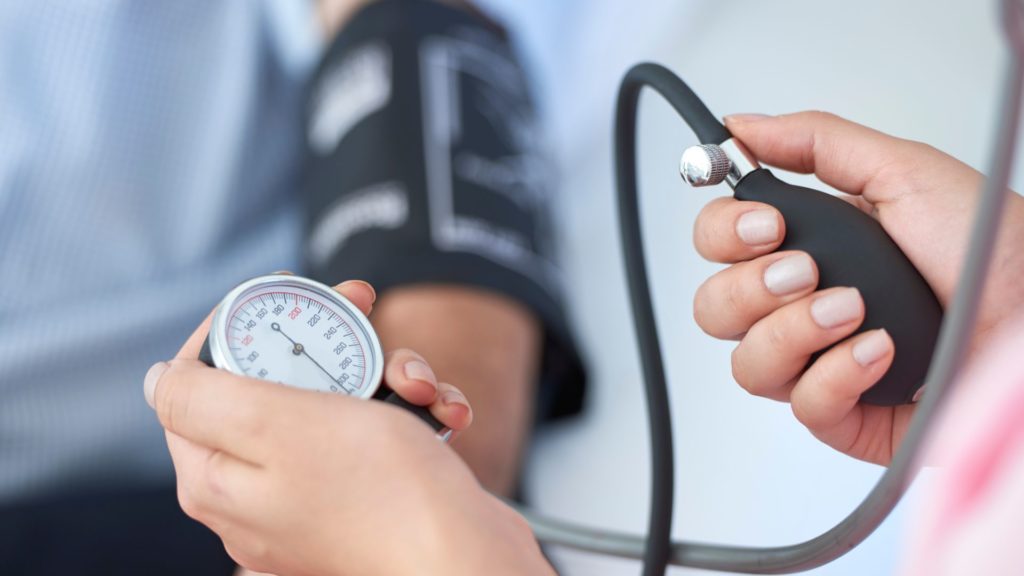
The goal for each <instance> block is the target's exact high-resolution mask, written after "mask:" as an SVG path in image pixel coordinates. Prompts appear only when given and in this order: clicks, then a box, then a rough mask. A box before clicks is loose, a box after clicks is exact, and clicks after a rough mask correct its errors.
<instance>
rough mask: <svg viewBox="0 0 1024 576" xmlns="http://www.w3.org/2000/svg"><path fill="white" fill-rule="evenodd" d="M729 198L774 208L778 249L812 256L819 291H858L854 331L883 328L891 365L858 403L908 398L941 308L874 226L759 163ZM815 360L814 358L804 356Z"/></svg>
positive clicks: (924, 366) (917, 384)
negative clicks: (782, 233)
mask: <svg viewBox="0 0 1024 576" xmlns="http://www.w3.org/2000/svg"><path fill="white" fill-rule="evenodd" d="M735 197H736V199H737V200H752V201H757V202H763V203H765V204H769V205H771V206H774V207H775V208H777V209H778V210H779V212H781V213H782V216H783V218H784V219H785V221H786V238H785V241H784V242H783V243H782V246H781V247H780V248H779V249H780V250H802V251H804V252H807V253H808V254H810V255H811V257H812V258H814V261H815V263H817V265H818V272H819V277H820V279H819V282H818V289H819V290H820V289H823V288H830V287H834V286H852V287H855V288H857V289H858V290H860V293H861V296H862V297H863V299H864V307H865V317H864V322H863V324H861V326H860V328H859V329H858V330H857V333H861V332H864V331H866V330H872V329H876V328H885V329H886V330H887V331H888V332H889V334H890V335H891V336H892V339H893V342H894V343H895V345H896V355H895V357H894V358H893V363H892V366H891V367H890V368H889V370H888V371H887V372H886V373H885V375H884V376H883V377H882V379H881V380H880V381H879V382H878V383H876V384H875V385H874V386H873V387H871V388H870V389H869V390H868V391H866V392H864V394H863V395H861V401H863V402H866V403H868V404H878V405H884V406H894V405H898V404H906V403H908V402H911V401H912V400H913V398H914V395H915V394H916V393H917V391H918V389H919V388H921V386H922V385H923V384H924V381H925V377H926V376H927V371H928V365H929V363H930V362H931V357H932V351H933V350H934V348H935V340H936V338H937V337H938V333H939V325H940V323H941V322H942V307H941V306H940V305H939V301H938V299H937V298H936V297H935V293H934V292H932V289H931V287H929V286H928V283H927V282H925V280H924V278H923V277H922V276H921V273H920V272H918V271H917V269H916V268H914V265H913V264H911V263H910V260H909V259H908V258H907V256H906V255H905V254H904V253H903V252H902V251H901V250H900V249H899V247H898V246H897V245H896V242H894V241H893V239H892V238H890V237H889V235H888V234H887V233H886V232H885V230H884V229H883V228H882V225H881V224H879V223H878V221H877V220H875V219H874V218H872V217H871V216H869V215H868V214H865V213H864V212H862V211H861V210H859V209H857V208H856V207H854V206H852V205H850V204H849V203H847V202H844V201H843V200H840V199H839V198H836V197H835V196H832V195H830V194H826V193H824V192H820V191H818V190H812V189H810V188H804V187H801V186H794V185H792V184H787V183H786V182H783V181H781V180H779V179H778V178H776V177H775V175H773V174H772V173H771V172H769V171H768V170H766V169H764V168H760V169H757V170H754V171H753V172H751V173H749V174H747V175H746V176H745V177H744V178H743V179H742V180H740V182H739V184H737V186H736V189H735ZM819 355H820V353H819ZM815 359H817V355H815V356H814V357H813V358H812V359H811V361H812V362H813V361H814V360H815Z"/></svg>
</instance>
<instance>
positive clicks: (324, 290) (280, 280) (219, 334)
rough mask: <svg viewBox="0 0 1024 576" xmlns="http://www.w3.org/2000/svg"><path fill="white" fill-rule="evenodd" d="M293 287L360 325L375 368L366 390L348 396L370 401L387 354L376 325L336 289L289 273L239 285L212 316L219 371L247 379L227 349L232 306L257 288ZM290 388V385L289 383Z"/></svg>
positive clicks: (212, 345) (211, 336) (213, 354)
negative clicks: (345, 313) (317, 298)
mask: <svg viewBox="0 0 1024 576" xmlns="http://www.w3.org/2000/svg"><path fill="white" fill-rule="evenodd" d="M289 285H290V286H292V287H295V288H303V289H306V290H310V291H312V292H314V293H316V294H319V295H320V296H323V297H324V299H325V300H328V301H329V302H330V303H331V304H333V305H335V306H338V307H339V308H341V309H342V310H344V311H345V312H347V313H348V314H349V315H350V316H352V318H354V319H355V321H356V324H357V326H354V327H353V328H358V329H359V330H360V331H361V332H362V333H363V336H365V337H366V343H367V346H368V347H369V348H370V350H369V352H370V354H371V355H372V356H373V364H372V367H371V368H372V369H371V370H369V371H368V376H369V378H368V380H367V382H368V385H367V386H366V389H365V390H362V391H360V392H359V393H358V394H345V395H346V396H349V397H352V398H362V399H369V398H372V397H373V395H374V394H376V393H377V390H378V389H379V388H380V384H381V380H382V379H383V377H384V353H383V349H382V348H381V345H380V338H379V337H378V336H377V332H376V331H374V329H373V325H372V324H370V319H369V318H367V317H366V315H365V314H363V312H362V311H361V310H359V308H357V307H356V305H355V304H353V303H352V302H350V301H349V300H348V298H345V297H344V296H342V295H341V294H339V293H338V292H337V291H336V290H334V289H333V288H331V287H330V286H327V285H326V284H321V283H320V282H317V281H316V280H310V279H309V278H303V277H302V276H292V275H290V274H268V275H266V276H257V277H256V278H252V279H250V280H246V281H245V282H242V283H241V284H239V285H238V286H235V287H234V288H233V289H232V290H231V291H230V292H228V293H227V295H226V296H224V298H223V299H222V300H221V301H220V304H218V305H217V310H216V312H214V314H213V320H212V321H211V323H210V333H209V335H208V336H207V341H208V342H209V345H210V357H211V358H212V359H213V363H214V365H215V366H216V367H217V368H221V369H224V370H227V371H228V372H231V373H232V374H237V375H239V376H246V374H245V371H244V370H242V368H241V367H240V366H239V365H238V363H237V362H236V361H235V359H234V357H233V356H232V355H231V354H229V353H228V352H227V349H228V346H227V342H226V341H225V338H226V337H227V327H228V326H227V324H228V320H229V318H228V316H229V315H230V313H231V309H232V307H233V304H234V303H235V302H236V301H237V300H238V299H239V298H241V297H242V296H243V295H245V294H247V293H248V292H251V291H253V290H255V289H258V288H262V287H265V286H289ZM286 385H287V384H286Z"/></svg>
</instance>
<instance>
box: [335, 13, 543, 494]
mask: <svg viewBox="0 0 1024 576" xmlns="http://www.w3.org/2000/svg"><path fill="white" fill-rule="evenodd" d="M439 1H442V0H439ZM371 2H372V0H320V2H319V3H318V10H317V17H318V22H319V24H320V26H321V29H322V31H323V34H324V36H325V38H333V37H334V36H335V35H336V34H338V33H339V32H340V31H341V30H342V29H343V28H344V27H345V25H346V24H347V23H348V22H349V20H350V19H351V18H352V17H353V16H354V15H355V14H356V13H357V12H358V11H359V9H361V8H363V7H365V6H366V5H368V4H370V3H371ZM442 3H445V4H449V5H451V6H455V7H458V8H463V9H467V10H471V11H473V7H472V5H471V3H470V2H468V1H467V0H443V1H442ZM371 321H372V322H373V325H374V328H376V330H377V333H378V335H379V336H380V339H381V342H382V343H383V345H384V348H385V349H386V350H389V349H395V348H400V347H401V348H411V349H413V350H416V351H417V352H419V353H420V354H422V355H423V356H424V357H425V358H426V359H427V360H428V361H429V362H430V364H431V366H433V367H434V369H436V370H437V373H438V375H439V376H440V377H441V378H442V379H444V380H447V381H450V382H458V383H459V386H460V388H461V390H462V392H463V393H464V394H465V395H466V396H467V397H468V398H469V399H470V401H471V402H472V404H473V407H474V410H475V411H476V413H477V416H478V418H477V424H476V425H475V426H473V428H472V430H469V431H467V433H466V434H464V435H461V436H460V437H459V438H458V439H457V440H456V441H454V442H453V444H452V446H453V447H454V448H455V450H456V452H458V453H459V455H460V456H462V458H463V459H464V460H465V461H466V463H467V464H469V467H470V469H471V470H473V473H474V474H476V476H477V478H478V479H479V480H480V482H481V483H482V484H483V485H484V487H485V488H487V489H488V490H489V491H491V492H492V493H494V494H497V495H499V496H506V497H508V496H512V495H514V493H515V490H516V484H517V483H518V480H519V471H520V463H521V459H522V455H523V451H524V448H525V446H526V442H527V439H528V437H529V431H530V426H531V425H532V422H533V406H534V397H535V391H536V386H537V377H538V370H539V364H540V354H541V340H542V334H541V326H540V321H539V320H538V318H537V317H536V315H535V314H533V312H531V311H530V310H529V309H528V308H526V307H525V306H523V305H522V304H520V303H519V302H517V301H515V300H513V299H512V298H509V297H507V296H503V295H501V294H498V293H496V292H486V291H483V290H479V289H476V288H473V287H469V286H460V285H456V284H413V285H409V286H400V287H397V288H393V289H390V290H388V291H387V292H385V293H383V294H382V295H381V299H380V302H379V303H378V304H377V306H376V311H375V313H374V316H373V318H371Z"/></svg>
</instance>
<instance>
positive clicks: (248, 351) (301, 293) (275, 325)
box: [200, 274, 444, 431]
mask: <svg viewBox="0 0 1024 576" xmlns="http://www.w3.org/2000/svg"><path fill="white" fill-rule="evenodd" d="M200 360H203V361H204V362H206V363H207V364H209V365H211V366H215V367H217V368H221V369H224V370H227V371H229V372H232V373H235V374H239V375H243V376H249V377H253V378H260V379H263V380H270V381H274V382H279V383H281V384H286V385H289V386H295V387H299V388H306V389H309V390H317V391H321V392H329V393H335V394H345V395H347V396H355V397H357V398H364V399H369V398H380V399H384V400H386V401H387V402H390V403H392V404H397V405H400V406H403V407H405V408H407V409H409V410H411V411H413V412H414V413H416V414H417V415H419V416H420V417H422V418H423V419H424V420H427V422H428V423H429V424H431V426H433V427H434V429H435V430H439V431H440V430H442V429H443V428H444V426H443V425H442V424H441V423H440V422H438V421H437V420H435V419H434V418H433V416H431V415H430V412H429V410H427V409H426V408H423V407H420V406H413V405H411V404H408V403H407V402H405V401H404V400H402V399H401V398H400V397H398V396H397V395H396V394H394V393H391V392H390V390H388V389H387V388H386V387H382V385H381V379H382V376H383V374H384V355H383V353H382V351H381V346H380V339H379V338H378V337H377V333H376V332H374V330H373V326H372V325H371V324H370V320H369V319H368V318H367V317H366V316H365V315H364V314H363V313H362V312H361V311H360V310H359V308H357V307H356V306H355V304H352V303H351V302H350V301H349V300H348V299H346V298H345V297H344V296H342V295H341V294H339V293H338V292H337V291H335V290H334V289H332V288H330V287H328V286H325V285H323V284H321V283H319V282H316V281H313V280H310V279H308V278H302V277H300V276H292V275H288V274H273V275H269V276H260V277H258V278H253V279H252V280H248V281H246V282H243V283H242V284H240V285H238V286H237V287H236V288H235V289H233V290H231V292H229V293H228V294H227V296H225V297H224V299H223V300H222V301H221V303H220V305H219V306H218V307H217V311H216V312H215V313H214V315H213V321H212V323H211V324H210V334H209V336H208V337H207V341H206V344H205V345H204V347H203V351H202V352H201V353H200Z"/></svg>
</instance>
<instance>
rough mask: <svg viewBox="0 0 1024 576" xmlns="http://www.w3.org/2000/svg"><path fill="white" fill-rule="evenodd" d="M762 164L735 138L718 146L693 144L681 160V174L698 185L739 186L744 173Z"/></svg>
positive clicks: (688, 181) (692, 183)
mask: <svg viewBox="0 0 1024 576" xmlns="http://www.w3.org/2000/svg"><path fill="white" fill-rule="evenodd" d="M760 167H761V165H760V164H758V162H757V159H756V158H754V155H753V154H751V153H750V151H749V150H747V148H746V147H745V146H743V144H742V143H740V141H739V140H737V139H735V138H729V139H728V140H726V141H725V142H722V143H721V144H718V145H716V144H699V145H696V146H690V147H689V148H687V149H686V150H684V151H683V155H682V157H681V158H680V159H679V175H680V176H682V177H683V180H686V182H687V183H689V184H690V185H691V186H697V187H699V186H714V185H715V184H720V183H722V182H727V183H728V184H729V186H730V187H732V188H734V189H735V188H736V185H737V184H739V183H740V180H743V177H744V176H746V175H747V174H750V173H751V172H753V171H754V170H757V169H758V168H760Z"/></svg>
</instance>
